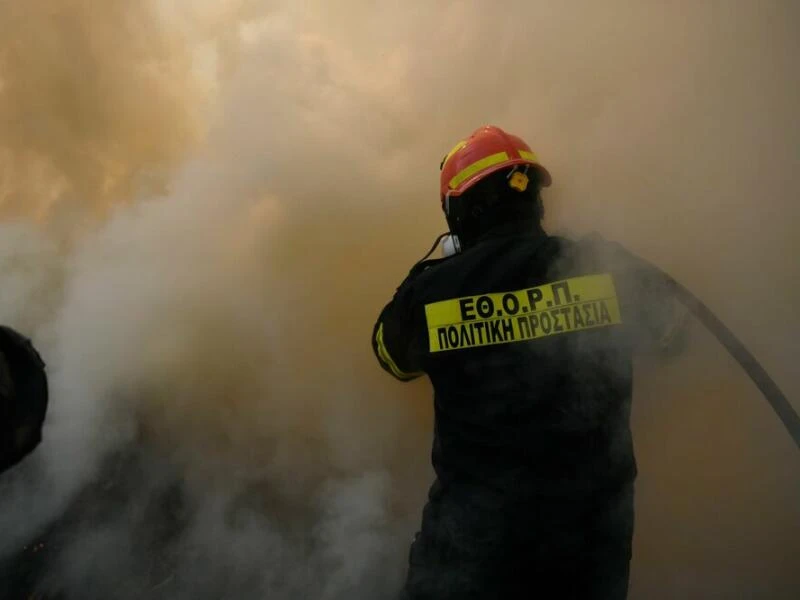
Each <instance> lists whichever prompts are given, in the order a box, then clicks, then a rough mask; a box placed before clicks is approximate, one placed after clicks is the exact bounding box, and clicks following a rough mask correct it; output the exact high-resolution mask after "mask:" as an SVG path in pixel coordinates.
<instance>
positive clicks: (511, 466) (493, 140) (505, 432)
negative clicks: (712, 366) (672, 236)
mask: <svg viewBox="0 0 800 600" xmlns="http://www.w3.org/2000/svg"><path fill="white" fill-rule="evenodd" d="M440 170H441V185H440V192H441V193H440V200H441V206H442V210H443V211H444V214H445V218H446V220H447V223H448V225H449V228H450V233H451V234H452V236H453V237H452V239H453V241H454V242H455V246H456V248H457V250H458V251H457V252H456V253H455V254H454V255H452V256H449V257H445V258H440V259H434V260H423V261H421V262H420V263H418V264H417V265H415V267H414V268H412V270H411V272H410V273H409V275H408V277H407V278H406V279H405V281H403V282H402V284H401V285H400V287H399V288H398V289H397V291H396V293H395V295H394V297H393V299H392V300H391V302H389V303H388V304H387V305H386V307H385V308H384V309H383V311H382V312H381V314H380V316H379V318H378V320H377V323H376V324H375V328H374V331H373V340H372V343H373V349H374V351H375V354H376V356H377V358H378V361H379V363H380V365H381V366H382V367H383V368H384V369H385V370H386V371H388V372H389V373H390V374H391V375H393V376H394V377H395V378H397V379H399V380H401V381H411V380H413V379H416V378H418V377H420V376H422V375H425V374H426V375H427V376H428V377H429V378H430V380H431V383H432V385H433V389H434V418H435V421H434V441H433V450H432V463H433V467H434V470H435V474H436V478H435V481H434V483H433V485H432V487H431V488H430V491H429V494H428V501H427V503H426V505H425V508H424V511H423V516H422V524H421V528H420V530H419V532H418V533H417V534H416V536H415V539H414V541H413V543H412V545H411V550H410V555H409V570H408V574H407V577H406V583H405V587H404V590H403V594H404V595H403V597H404V598H406V599H408V600H411V599H414V600H417V599H423V598H424V599H428V598H430V599H434V598H435V599H437V600H443V599H450V598H453V599H455V598H458V599H465V598H471V599H472V598H474V599H479V598H480V599H482V598H487V599H488V598H492V599H496V598H503V599H505V600H508V599H510V598H534V597H536V598H539V597H542V598H559V600H563V599H567V598H581V599H587V598H602V599H617V598H625V597H626V596H627V588H628V575H629V562H630V558H631V542H632V536H633V521H634V516H633V499H634V496H633V486H634V479H635V477H636V462H635V459H634V452H633V444H632V437H631V431H630V424H629V417H630V408H631V391H632V353H633V351H634V348H635V347H636V345H637V344H638V343H640V342H641V341H642V340H653V341H659V340H660V341H662V342H664V344H663V345H664V346H666V345H667V343H666V342H667V341H670V340H674V339H675V338H676V336H675V335H674V332H675V331H674V327H672V325H674V323H675V320H674V318H675V314H676V312H675V308H674V307H675V303H674V299H673V298H671V297H670V294H669V292H668V291H667V290H665V289H663V287H660V285H659V283H658V280H657V279H656V278H653V277H651V276H650V275H649V274H648V272H647V270H646V269H644V268H642V266H641V265H639V264H636V263H635V261H632V260H630V259H628V258H626V255H625V253H624V252H621V251H620V248H621V247H618V246H616V245H614V244H611V243H608V242H605V241H603V240H600V239H598V238H591V239H586V240H581V241H570V240H568V239H565V238H561V237H555V236H550V235H548V234H547V233H546V232H545V231H544V230H543V228H542V217H543V205H542V200H541V196H540V191H541V189H542V188H545V187H548V186H549V185H550V184H551V177H550V174H549V173H548V171H547V169H545V168H544V167H543V166H542V165H541V164H540V162H539V160H538V158H537V156H536V154H534V153H533V151H532V150H531V148H530V147H529V146H528V144H526V143H525V142H524V141H523V140H522V139H520V138H519V137H517V136H514V135H510V134H509V133H507V132H505V131H503V130H502V129H500V128H498V127H493V126H486V127H482V128H480V129H478V130H476V131H475V132H474V133H473V134H472V135H471V136H470V137H468V138H467V139H465V140H463V141H460V142H459V143H458V144H457V145H456V146H455V147H454V148H453V149H452V150H451V151H450V152H449V153H448V154H447V155H446V156H445V158H444V160H443V161H442V164H441V166H440Z"/></svg>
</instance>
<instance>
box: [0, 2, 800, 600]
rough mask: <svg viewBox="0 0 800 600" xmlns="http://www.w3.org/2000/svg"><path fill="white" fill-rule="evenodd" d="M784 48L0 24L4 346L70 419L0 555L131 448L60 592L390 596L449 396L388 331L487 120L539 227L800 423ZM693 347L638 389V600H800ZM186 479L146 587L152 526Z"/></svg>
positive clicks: (769, 463) (794, 87) (409, 11)
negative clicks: (385, 356) (725, 336)
mask: <svg viewBox="0 0 800 600" xmlns="http://www.w3.org/2000/svg"><path fill="white" fill-rule="evenodd" d="M798 22H800V11H799V10H798V8H797V6H796V5H795V4H794V3H792V2H788V1H783V2H781V1H777V0H773V1H765V2H759V3H755V2H753V3H744V2H740V3H734V2H723V1H712V0H708V1H703V2H689V1H688V0H687V1H679V2H672V3H664V2H655V1H650V2H633V1H630V2H624V1H615V2H604V3H596V2H588V1H577V0H576V1H574V2H562V3H554V2H544V1H537V2H530V1H528V2H521V1H520V2H516V1H508V2H487V1H480V0H467V1H461V2H455V1H453V2H436V3H432V2H422V1H410V2H394V1H385V2H378V3H374V2H372V3H370V2H357V1H352V0H347V1H342V2H336V3H333V2H322V1H312V2H304V3H293V2H280V1H274V2H270V1H267V0H238V1H235V2H226V3H223V4H218V3H213V2H209V1H203V2H188V1H180V0H171V1H168V0H161V1H155V0H149V1H142V2H137V3H130V2H124V1H122V0H109V1H106V2H102V3H98V2H91V1H89V0H64V1H62V2H60V3H58V4H57V5H54V4H53V3H51V2H46V1H45V0H28V1H26V2H3V3H0V218H2V221H0V275H1V276H2V279H1V280H0V281H2V294H1V295H0V320H2V321H3V322H4V323H7V324H9V325H12V326H16V327H18V328H20V329H21V330H23V331H25V332H26V333H27V334H29V335H31V336H32V337H33V339H34V341H35V342H36V344H37V346H39V347H40V348H41V350H42V354H43V355H44V358H45V360H46V361H47V363H48V369H49V374H50V379H51V393H52V402H51V410H50V413H49V415H48V421H47V424H46V428H45V432H44V434H45V441H44V443H43V445H42V446H41V448H40V449H39V450H38V451H37V453H36V455H35V456H33V457H31V458H30V459H29V460H27V461H26V462H25V463H24V464H23V465H21V466H20V468H19V469H18V470H16V471H15V472H13V473H11V474H8V475H4V478H3V479H2V480H0V489H2V498H0V531H2V533H3V535H2V536H1V538H2V541H0V552H2V553H3V554H8V553H11V552H14V551H15V550H16V549H17V548H18V547H19V546H21V545H24V544H25V543H26V542H27V541H28V540H29V539H30V537H31V536H33V535H35V534H36V532H37V531H39V530H40V528H41V527H42V526H43V525H44V524H46V523H48V522H50V521H51V520H52V519H53V518H55V517H56V516H58V515H60V514H62V512H63V511H64V510H65V509H66V508H67V507H69V506H72V505H73V503H74V501H75V498H76V494H80V493H81V490H82V489H84V487H85V486H86V485H89V484H90V483H92V482H94V481H96V479H97V477H98V474H103V475H102V476H103V477H106V476H107V474H105V473H106V471H104V468H103V465H104V464H107V461H108V460H109V457H110V456H115V455H117V454H119V453H122V454H125V453H128V454H130V453H131V452H134V453H137V454H136V455H137V458H136V461H138V462H136V464H137V465H138V466H137V467H136V468H132V471H131V473H132V474H130V475H129V476H128V475H126V481H127V487H126V485H123V486H122V487H123V488H124V489H126V490H128V492H129V493H128V494H127V495H126V497H122V498H119V499H117V500H116V502H118V504H117V505H115V506H118V509H115V510H113V511H111V512H110V513H109V514H108V515H107V516H106V517H104V518H102V519H99V520H96V521H94V522H87V523H86V524H82V525H79V526H76V527H75V528H74V530H71V533H70V537H69V541H68V542H66V543H65V545H64V548H63V551H62V552H61V553H60V554H59V555H58V556H57V557H55V558H54V566H53V568H52V570H51V572H50V573H49V574H48V580H47V582H46V583H47V585H48V586H50V587H51V588H53V589H55V588H58V589H67V590H71V591H72V592H73V593H75V592H76V591H78V592H79V591H81V590H86V589H94V590H97V591H98V592H97V593H105V595H106V597H111V596H112V595H114V596H115V597H142V595H143V593H144V592H147V591H152V593H153V594H156V593H164V594H166V596H167V597H200V596H199V595H198V594H207V595H209V597H225V595H226V594H228V595H230V596H232V597H248V596H249V597H254V596H259V595H261V596H268V597H271V598H272V597H274V598H293V597H298V593H299V592H298V590H305V592H308V593H310V594H311V596H310V597H320V598H340V597H353V594H355V595H356V597H376V598H382V597H391V595H392V594H393V592H394V590H395V589H396V587H397V586H398V585H399V581H400V578H401V577H402V573H403V569H404V562H405V559H406V553H407V545H408V542H409V540H410V536H411V534H412V533H413V531H414V528H415V527H416V525H417V523H418V520H419V510H420V507H421V505H422V502H423V500H424V496H425V491H426V487H427V485H428V484H429V482H430V478H431V472H430V467H429V466H428V461H429V451H430V448H429V444H430V440H431V419H432V416H431V406H430V403H431V400H430V392H431V390H430V386H429V384H428V383H427V382H425V381H422V382H416V383H413V384H411V385H401V384H398V383H396V382H394V381H393V380H391V378H389V377H388V376H386V375H385V374H384V373H383V372H382V371H380V369H379V368H378V367H377V365H376V363H375V361H374V359H373V358H372V356H371V348H370V344H369V336H370V333H371V330H372V325H373V323H374V319H375V317H376V316H377V314H378V312H379V310H380V308H381V307H382V306H383V304H384V303H385V302H386V301H387V300H388V299H389V298H390V296H391V294H392V293H393V292H394V289H395V288H396V286H397V285H398V283H399V282H400V280H401V278H402V277H403V276H404V275H405V274H406V273H407V272H408V269H409V268H410V267H411V265H412V264H413V263H414V262H415V261H416V260H417V259H418V258H420V257H421V256H422V255H423V254H424V252H425V251H427V249H428V247H429V245H430V243H431V242H432V240H433V238H434V236H435V235H437V234H438V233H440V232H441V231H443V230H444V228H445V223H444V219H443V218H442V214H441V210H440V207H439V201H438V192H437V190H438V166H439V162H440V160H441V158H442V156H443V155H444V154H445V153H446V152H447V151H448V150H449V149H450V148H451V147H452V146H453V144H454V143H455V142H456V141H458V140H459V139H461V138H463V137H464V136H466V135H468V134H469V133H470V132H471V131H472V130H474V129H475V128H477V127H479V126H480V125H483V124H487V123H492V124H496V125H499V126H501V127H504V128H506V129H508V130H510V131H513V132H514V133H516V134H517V135H520V136H521V137H523V138H524V139H526V140H527V141H528V143H529V144H530V145H531V146H532V147H533V149H534V150H535V151H536V152H537V154H538V155H539V156H540V158H541V160H542V161H543V163H544V164H545V165H546V166H547V167H548V169H549V170H550V172H551V173H552V175H553V179H554V185H553V187H551V188H549V189H548V190H547V191H546V192H545V193H544V204H545V210H546V226H547V228H548V229H549V230H551V231H553V232H557V233H563V234H568V235H580V234H583V233H587V232H590V231H598V232H600V233H601V234H602V235H604V236H605V237H608V238H611V239H615V240H618V241H620V242H622V243H623V244H625V245H626V246H628V247H629V248H631V249H632V250H634V251H635V252H638V253H640V254H641V255H643V256H644V257H646V258H648V259H650V260H653V261H654V262H656V263H657V264H659V265H660V266H662V267H663V268H664V269H665V270H667V271H668V272H669V273H670V274H672V275H673V276H674V277H676V278H677V279H678V280H680V281H681V282H682V283H684V284H685V285H686V286H687V287H689V288H690V289H691V290H692V291H694V292H695V293H696V294H697V295H698V296H699V297H700V298H701V299H703V300H704V301H705V302H707V303H708V305H709V306H710V307H711V308H712V310H714V311H715V312H717V313H718V315H719V316H720V317H721V318H722V319H723V320H724V321H725V322H726V323H727V324H728V325H729V326H730V327H731V328H732V329H733V330H734V331H735V332H736V334H737V335H739V336H740V337H741V338H742V340H743V341H744V342H745V344H746V345H747V346H748V347H749V348H750V349H751V350H752V351H753V353H754V354H755V355H756V356H757V357H758V359H759V360H760V361H762V363H763V364H764V366H765V367H766V369H767V370H768V371H769V372H770V373H771V374H772V375H773V377H774V378H775V380H776V382H777V383H778V384H779V386H781V387H782V389H783V390H784V391H785V392H786V393H787V395H788V396H789V397H790V398H792V399H795V400H794V402H795V404H794V405H795V407H798V408H800V406H798V404H797V400H796V399H797V398H798V397H800V379H799V378H798V377H797V375H796V369H795V368H794V357H795V356H796V355H797V354H798V351H800V345H798V342H797V339H798V336H800V320H798V317H797V313H796V306H797V305H798V303H800V285H798V266H797V256H798V254H800V244H799V243H798V242H797V241H796V237H795V235H794V227H795V224H796V223H797V222H798V218H799V217H800V208H798V203H797V202H796V198H797V196H798V192H800V118H798V108H797V107H798V106H800V81H799V79H800V76H798V73H797V69H796V65H795V61H796V57H797V56H798V53H799V52H800V36H798V35H797V33H796V29H797V27H796V25H797V23H798ZM691 342H692V344H691V347H690V349H689V350H688V351H687V353H686V354H685V355H684V356H681V357H678V358H676V359H674V360H672V361H670V362H668V363H660V362H658V361H656V360H654V359H652V358H647V357H645V358H642V359H641V360H640V361H639V363H638V364H637V367H638V369H637V376H636V380H635V398H634V414H633V427H634V439H635V443H636V448H637V454H638V459H639V470H640V477H639V481H638V484H637V485H638V487H637V489H638V497H637V521H636V538H635V549H634V559H633V565H632V579H631V598H713V597H719V598H728V597H752V598H770V599H772V598H786V599H789V598H795V597H796V596H797V594H798V591H800V578H798V573H797V569H796V564H795V563H796V560H793V557H795V556H797V555H800V542H799V541H798V540H799V539H800V512H798V511H799V510H800V508H798V507H800V480H798V477H797V473H798V466H800V462H798V461H800V457H798V456H797V452H796V449H795V448H794V446H793V445H792V442H791V439H790V438H789V437H788V435H787V434H786V433H785V432H784V431H783V430H782V428H781V425H780V423H779V421H778V420H777V418H776V417H775V416H774V415H773V414H772V413H771V411H770V409H769V407H768V405H767V404H766V402H764V400H763V399H762V398H761V396H760V395H759V393H758V391H757V390H756V389H755V387H754V386H753V385H752V384H751V383H750V382H749V381H748V380H747V378H746V377H745V376H744V374H743V373H742V372H741V370H740V369H739V368H738V366H737V365H736V364H735V362H734V361H733V360H732V359H730V357H728V356H727V355H726V354H725V353H724V351H723V350H722V348H721V347H720V346H719V345H718V344H717V343H716V342H715V341H714V340H713V339H712V338H711V337H710V336H709V335H708V334H707V333H705V332H704V331H703V330H702V328H700V327H698V326H695V327H693V328H692V331H691ZM125 473H127V471H125ZM175 482H178V484H176V483H175ZM174 485H179V487H180V488H181V490H182V492H181V493H182V494H183V496H182V497H183V498H184V500H183V503H184V505H185V506H186V507H188V508H186V510H185V511H184V512H183V513H181V514H183V515H184V516H183V517H182V518H183V521H182V525H181V528H180V531H179V533H178V534H176V537H175V538H174V539H171V540H170V542H169V544H170V545H169V548H171V549H172V550H173V551H174V556H173V557H172V560H171V562H169V565H170V568H168V569H165V570H164V572H163V573H157V574H156V575H154V574H153V570H152V569H151V568H150V567H149V566H148V564H149V563H148V562H147V560H148V559H147V554H148V544H149V543H152V540H151V539H150V538H148V537H147V535H146V533H147V532H149V531H151V530H154V528H155V525H154V522H155V520H157V519H155V517H152V515H151V513H150V512H149V509H147V507H148V506H150V505H151V504H154V503H155V504H156V505H159V506H161V505H162V504H168V501H167V500H165V498H169V497H170V493H171V492H170V491H169V490H171V489H172V487H171V486H174ZM148 540H149V541H148ZM122 548H124V549H125V550H124V551H123V550H121V549H122ZM155 580H157V581H155ZM154 581H155V583H154ZM309 581H311V582H313V583H308V582H309ZM120 582H123V583H120ZM159 586H160V587H159ZM143 591H144V592H143Z"/></svg>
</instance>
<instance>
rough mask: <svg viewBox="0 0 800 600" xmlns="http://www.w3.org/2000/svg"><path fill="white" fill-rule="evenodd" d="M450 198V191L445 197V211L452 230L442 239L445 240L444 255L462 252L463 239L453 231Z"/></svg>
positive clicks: (443, 245)
mask: <svg viewBox="0 0 800 600" xmlns="http://www.w3.org/2000/svg"><path fill="white" fill-rule="evenodd" d="M450 198H451V196H450V192H447V195H446V196H445V197H444V213H445V215H446V216H447V224H448V226H449V227H450V231H449V232H448V233H446V234H444V235H443V236H442V237H441V239H443V240H444V241H443V242H442V256H443V257H448V256H452V255H454V254H458V253H459V252H461V240H460V239H459V237H458V234H457V233H455V232H453V231H452V229H453V228H452V225H451V223H450V216H451V210H450ZM437 243H438V242H437Z"/></svg>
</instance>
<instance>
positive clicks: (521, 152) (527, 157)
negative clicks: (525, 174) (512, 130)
mask: <svg viewBox="0 0 800 600" xmlns="http://www.w3.org/2000/svg"><path fill="white" fill-rule="evenodd" d="M517 152H519V155H520V157H521V158H524V159H525V160H529V161H531V162H535V163H538V162H539V159H538V158H536V153H534V152H528V151H527V150H517Z"/></svg>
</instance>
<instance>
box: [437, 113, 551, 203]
mask: <svg viewBox="0 0 800 600" xmlns="http://www.w3.org/2000/svg"><path fill="white" fill-rule="evenodd" d="M514 165H529V166H530V167H532V168H533V169H535V170H536V171H537V172H538V173H539V178H540V183H541V185H542V187H548V186H549V185H550V184H551V183H552V179H551V177H550V173H548V171H547V169H545V168H544V167H543V166H542V165H541V164H539V159H538V158H537V157H536V154H534V153H533V151H531V148H530V146H528V144H526V143H525V142H524V141H522V140H521V139H520V138H518V137H517V136H515V135H510V134H508V133H506V132H505V131H503V130H502V129H500V128H499V127H495V126H493V125H487V126H485V127H481V128H480V129H476V130H475V131H474V132H473V133H472V135H471V136H470V137H468V138H467V139H466V140H462V141H460V142H459V143H458V144H456V145H455V147H454V148H453V149H452V150H451V151H450V152H449V153H448V154H447V156H445V157H444V160H443V161H442V165H441V171H442V174H441V180H440V189H441V199H442V204H443V205H444V201H445V198H447V197H448V196H449V197H453V196H460V195H461V194H463V193H464V192H466V191H467V190H468V189H469V188H471V187H472V186H473V185H475V184H476V183H478V182H479V181H480V180H481V179H483V178H484V177H486V176H487V175H491V174H492V173H494V172H496V171H499V170H500V169H505V168H507V167H512V166H514Z"/></svg>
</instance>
